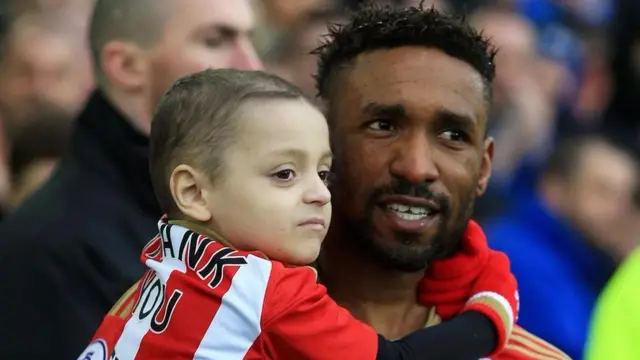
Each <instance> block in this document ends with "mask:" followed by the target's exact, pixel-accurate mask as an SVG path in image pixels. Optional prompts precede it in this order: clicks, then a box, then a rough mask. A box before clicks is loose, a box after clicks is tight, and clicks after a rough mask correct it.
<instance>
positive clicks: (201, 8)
mask: <svg viewBox="0 0 640 360" xmlns="http://www.w3.org/2000/svg"><path fill="white" fill-rule="evenodd" d="M253 27H254V17H253V9H252V7H251V3H250V1H249V0H234V1H229V0H97V1H96V6H95V8H94V13H93V16H92V19H91V30H90V42H91V53H92V57H93V60H94V69H95V75H96V81H97V83H98V87H99V88H100V89H102V90H103V91H104V92H105V94H106V95H107V97H109V98H110V99H111V101H112V103H114V105H116V106H117V107H118V108H119V110H120V111H122V112H123V113H124V114H125V115H126V116H127V117H128V118H129V119H131V120H132V121H134V125H135V126H136V127H137V128H139V129H140V130H141V131H143V132H144V133H148V132H149V126H150V121H151V115H152V113H153V110H154V108H155V106H156V104H157V102H158V100H159V99H160V97H161V96H162V95H163V94H164V92H165V91H166V90H167V89H168V88H169V86H170V85H171V84H172V83H173V82H174V81H175V80H177V79H178V78H180V77H182V76H184V75H187V74H190V73H194V72H198V71H202V70H205V69H207V68H239V69H258V68H261V67H262V64H261V62H260V60H259V59H258V57H257V55H256V54H255V51H254V48H253V45H252V43H251V41H250V39H249V36H250V32H251V31H252V30H253Z"/></svg>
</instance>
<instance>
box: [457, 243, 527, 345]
mask: <svg viewBox="0 0 640 360" xmlns="http://www.w3.org/2000/svg"><path fill="white" fill-rule="evenodd" d="M471 292H472V296H471V298H470V299H469V300H468V301H467V303H466V304H465V306H464V309H463V311H469V310H473V311H477V312H480V313H482V314H483V315H484V316H486V317H488V318H489V319H490V320H491V321H492V322H493V325H494V326H495V329H496V331H497V335H498V336H497V344H496V347H495V348H494V351H493V352H492V353H491V354H490V355H489V357H491V356H494V355H496V354H498V353H499V352H500V351H502V349H504V347H505V346H506V344H507V341H508V339H509V336H510V335H511V331H512V329H513V326H514V324H515V322H516V321H517V317H518V310H519V307H520V305H519V296H518V283H517V281H516V278H515V276H514V275H513V274H512V273H511V266H510V263H509V258H508V257H507V256H506V255H505V254H504V253H502V252H499V251H493V250H492V251H491V255H490V257H489V261H488V262H487V264H486V265H485V267H484V269H483V270H482V271H481V272H480V275H479V277H478V279H477V280H476V281H475V283H474V284H473V286H472V289H471Z"/></svg>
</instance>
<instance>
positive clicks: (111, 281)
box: [0, 0, 261, 360]
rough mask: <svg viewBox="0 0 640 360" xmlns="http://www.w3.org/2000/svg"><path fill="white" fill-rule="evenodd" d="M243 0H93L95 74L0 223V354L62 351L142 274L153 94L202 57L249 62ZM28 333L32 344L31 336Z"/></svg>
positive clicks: (225, 63) (151, 214) (76, 349)
mask: <svg viewBox="0 0 640 360" xmlns="http://www.w3.org/2000/svg"><path fill="white" fill-rule="evenodd" d="M253 22H254V18H253V14H252V9H251V6H250V2H249V1H248V0H244V1H241V0H234V1H227V0H207V1H203V0H98V1H97V2H96V6H95V9H94V12H93V17H92V21H91V31H90V38H91V53H92V56H93V60H94V65H95V66H94V74H95V77H96V81H97V84H98V90H97V91H95V92H94V93H93V94H92V95H91V97H90V99H89V101H88V103H87V105H86V107H85V108H84V110H83V111H82V113H81V115H80V116H79V118H78V119H77V122H76V124H75V127H74V133H73V136H72V140H71V148H70V151H69V154H68V155H67V156H65V157H63V158H62V159H61V161H60V164H59V167H58V169H57V170H56V171H55V172H54V174H53V176H52V177H51V179H50V180H49V181H48V182H47V183H46V184H44V185H43V186H42V187H41V188H40V189H39V190H38V191H36V192H35V193H34V194H33V195H32V196H31V197H29V198H28V199H27V200H26V201H25V202H24V203H23V204H22V205H21V206H19V207H18V208H17V209H15V210H14V211H13V212H12V213H11V214H10V215H9V216H8V217H7V218H6V219H4V220H3V221H2V223H0V239H2V241H1V242H0V287H2V289H3V291H4V292H5V293H8V294H12V295H11V296H5V297H2V299H1V300H0V309H1V310H0V319H2V321H0V333H2V334H3V336H2V337H0V358H2V359H38V358H48V359H65V360H66V359H72V358H75V357H76V356H77V355H78V354H79V353H80V352H81V351H82V349H83V348H84V347H85V346H86V344H87V343H88V342H89V340H90V338H91V336H92V334H93V333H94V332H95V330H96V328H97V327H98V325H99V323H100V321H101V319H102V317H103V316H104V315H105V314H106V312H107V311H108V310H109V309H110V308H111V307H112V306H113V304H114V303H115V302H116V301H117V300H118V298H119V297H120V296H121V295H122V294H123V293H124V292H125V291H126V290H127V289H128V288H129V287H130V286H131V285H132V284H133V283H134V282H135V281H136V280H137V279H138V278H140V276H141V275H142V272H143V271H144V266H143V265H142V264H141V263H140V260H139V255H140V252H141V251H142V248H143V247H144V245H145V244H146V243H147V242H148V241H149V239H151V237H153V236H155V234H156V233H157V227H156V223H157V221H158V219H159V217H160V216H161V215H162V214H161V212H160V209H159V206H158V204H157V200H156V198H155V195H154V193H153V189H152V187H151V179H150V175H149V171H148V166H149V165H148V146H149V140H148V131H149V125H150V121H151V116H152V112H153V110H154V108H155V105H156V102H157V101H158V99H159V98H160V97H161V95H162V94H163V93H164V92H165V91H166V89H167V88H168V87H169V85H170V84H171V83H173V82H174V81H175V80H176V79H177V78H179V77H181V76H184V75H186V74H189V73H191V72H196V71H201V70H204V69H206V68H210V67H213V68H216V67H239V68H259V67H260V66H261V64H260V61H259V59H258V58H257V57H256V55H255V52H254V49H253V47H252V44H251V42H250V41H249V37H248V36H249V33H250V31H251V30H252V27H253ZM34 342H37V344H38V345H37V346H33V343H34Z"/></svg>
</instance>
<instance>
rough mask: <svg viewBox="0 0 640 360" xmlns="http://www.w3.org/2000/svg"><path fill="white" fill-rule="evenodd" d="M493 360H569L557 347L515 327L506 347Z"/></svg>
mask: <svg viewBox="0 0 640 360" xmlns="http://www.w3.org/2000/svg"><path fill="white" fill-rule="evenodd" d="M493 360H571V358H570V357H569V356H568V355H567V354H565V353H564V352H562V351H561V350H560V349H558V348H557V347H555V346H553V345H551V344H549V343H548V342H546V341H544V340H542V339H540V338H539V337H537V336H535V335H533V334H531V333H530V332H528V331H527V330H525V329H523V328H522V327H520V326H517V325H516V326H515V327H514V328H513V331H512V332H511V336H510V337H509V341H508V342H507V345H506V347H505V348H504V350H503V351H502V352H500V354H499V355H498V356H496V357H494V358H493Z"/></svg>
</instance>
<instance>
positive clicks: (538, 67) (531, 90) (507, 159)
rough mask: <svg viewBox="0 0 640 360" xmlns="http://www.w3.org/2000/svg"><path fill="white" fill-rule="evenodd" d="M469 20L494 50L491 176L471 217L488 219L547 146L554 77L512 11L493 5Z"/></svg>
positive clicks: (529, 30)
mask: <svg viewBox="0 0 640 360" xmlns="http://www.w3.org/2000/svg"><path fill="white" fill-rule="evenodd" d="M471 22H472V24H473V25H474V26H475V27H476V28H478V29H481V30H482V31H483V32H484V34H485V35H486V36H488V37H489V38H490V39H491V41H492V44H493V45H494V46H495V47H496V48H497V49H498V54H497V56H496V59H495V61H496V78H495V80H494V97H493V106H492V113H491V121H490V122H489V130H488V132H489V134H490V135H491V136H493V137H494V138H495V140H496V148H495V154H494V158H493V176H492V179H491V183H490V185H489V188H488V192H487V194H486V195H485V196H483V197H481V198H479V199H478V202H477V204H476V217H477V218H482V217H488V216H491V215H493V214H495V213H498V212H500V211H501V210H503V208H505V207H507V206H508V202H509V201H508V199H509V195H510V194H509V191H510V190H509V189H510V188H511V187H512V186H513V184H512V183H513V181H514V178H515V174H516V171H517V170H519V169H520V168H521V167H522V166H524V165H525V163H527V162H528V163H533V164H534V165H537V164H538V162H539V161H541V160H540V159H541V158H543V156H544V155H546V152H547V151H548V150H549V148H550V146H551V144H552V140H553V135H554V125H555V103H554V98H555V93H554V90H553V89H556V88H557V81H558V79H557V76H553V75H552V76H547V74H549V73H550V72H549V71H546V70H547V69H549V68H551V66H552V64H550V63H549V62H547V61H543V59H541V57H540V56H539V54H538V53H537V42H538V35H537V32H536V29H535V28H534V27H533V25H532V24H531V23H530V22H529V21H528V20H527V19H526V18H523V17H522V16H520V15H518V14H517V13H515V12H513V11H511V10H507V9H503V8H498V7H488V8H482V9H479V10H478V11H476V12H475V13H474V14H473V16H472V18H471Z"/></svg>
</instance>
